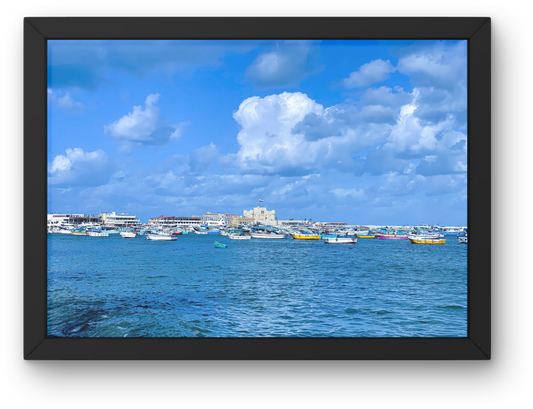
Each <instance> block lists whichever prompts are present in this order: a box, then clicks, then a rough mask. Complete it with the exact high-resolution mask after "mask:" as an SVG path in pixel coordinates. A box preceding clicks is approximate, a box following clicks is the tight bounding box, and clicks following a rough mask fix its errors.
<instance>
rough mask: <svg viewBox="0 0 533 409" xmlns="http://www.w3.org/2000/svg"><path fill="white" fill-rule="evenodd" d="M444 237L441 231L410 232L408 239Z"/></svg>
mask: <svg viewBox="0 0 533 409" xmlns="http://www.w3.org/2000/svg"><path fill="white" fill-rule="evenodd" d="M443 237H444V235H443V234H441V233H415V234H408V235H407V238H408V239H442V238H443Z"/></svg>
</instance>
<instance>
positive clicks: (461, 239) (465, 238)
mask: <svg viewBox="0 0 533 409" xmlns="http://www.w3.org/2000/svg"><path fill="white" fill-rule="evenodd" d="M457 239H458V240H459V243H463V244H468V236H459V237H457Z"/></svg>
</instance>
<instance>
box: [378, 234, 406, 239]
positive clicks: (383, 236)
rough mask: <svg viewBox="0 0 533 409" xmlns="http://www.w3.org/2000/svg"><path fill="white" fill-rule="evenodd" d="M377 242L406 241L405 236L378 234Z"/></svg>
mask: <svg viewBox="0 0 533 409" xmlns="http://www.w3.org/2000/svg"><path fill="white" fill-rule="evenodd" d="M378 239H379V240H407V239H408V238H407V236H406V235H405V234H378Z"/></svg>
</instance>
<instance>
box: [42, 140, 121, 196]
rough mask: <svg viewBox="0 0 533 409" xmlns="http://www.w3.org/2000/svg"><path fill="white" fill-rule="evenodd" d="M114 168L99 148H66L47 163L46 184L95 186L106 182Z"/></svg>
mask: <svg viewBox="0 0 533 409" xmlns="http://www.w3.org/2000/svg"><path fill="white" fill-rule="evenodd" d="M114 169H115V165H114V163H113V162H112V161H111V160H110V159H109V158H108V157H107V155H106V153H105V152H104V151H103V150H101V149H97V150H96V151H93V152H85V151H84V150H83V149H81V148H74V149H67V150H66V151H65V155H57V156H55V157H54V159H53V160H52V162H50V163H48V184H49V185H69V186H70V185H72V186H74V185H76V186H81V185H84V186H97V185H99V184H101V183H105V182H107V181H108V180H109V176H110V175H111V173H112V172H113V171H114ZM62 193H65V192H64V191H63V192H62Z"/></svg>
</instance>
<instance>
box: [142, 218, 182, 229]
mask: <svg viewBox="0 0 533 409" xmlns="http://www.w3.org/2000/svg"><path fill="white" fill-rule="evenodd" d="M148 224H149V225H150V226H153V227H155V226H157V227H163V228H164V227H176V226H177V225H178V218H177V217H174V216H163V215H161V216H157V217H152V218H151V219H148Z"/></svg>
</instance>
